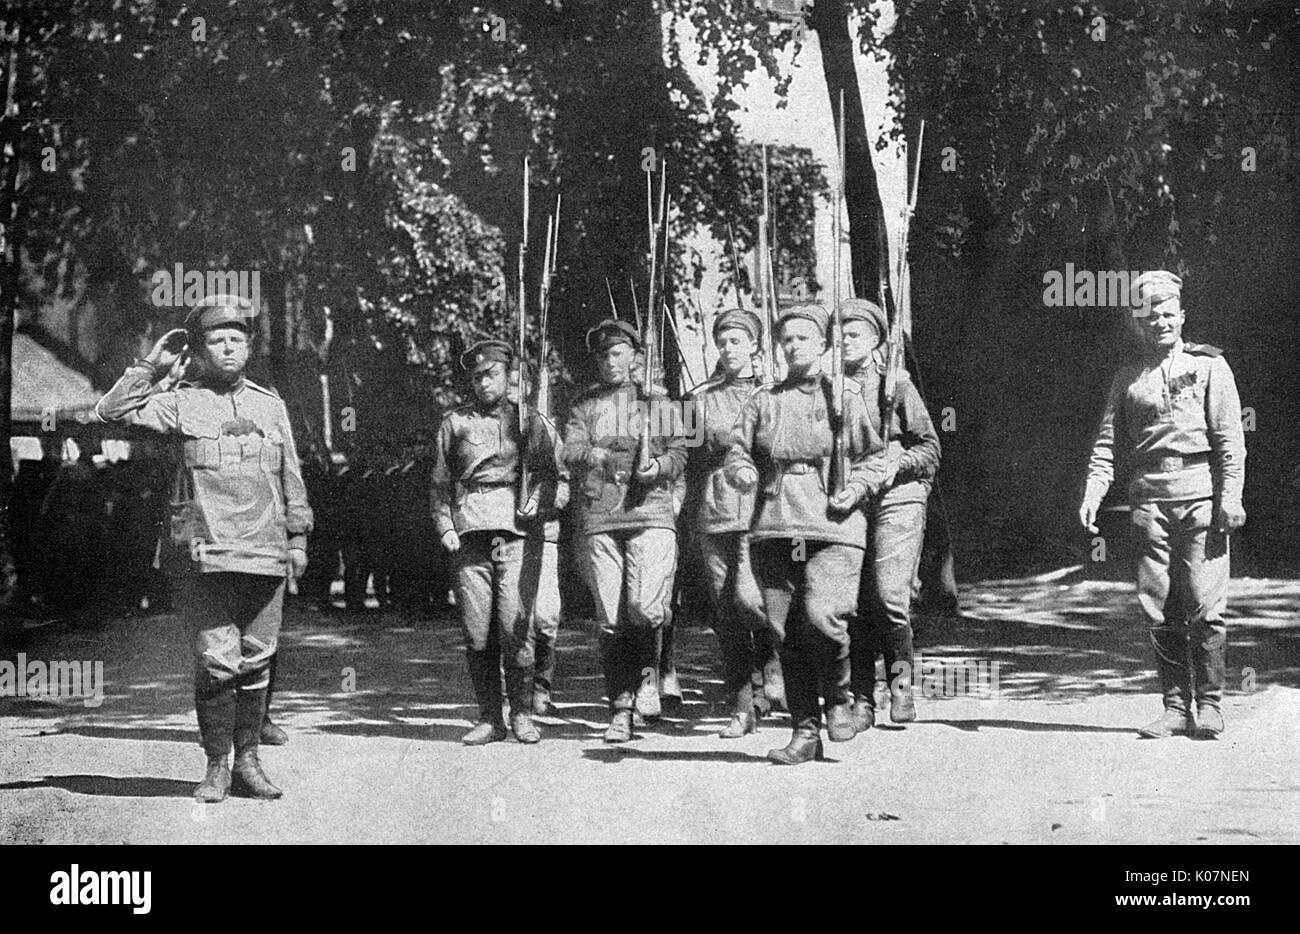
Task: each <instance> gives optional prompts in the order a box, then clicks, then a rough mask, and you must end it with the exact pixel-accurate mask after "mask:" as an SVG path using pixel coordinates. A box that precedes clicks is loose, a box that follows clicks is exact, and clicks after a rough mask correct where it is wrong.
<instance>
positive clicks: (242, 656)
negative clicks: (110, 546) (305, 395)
mask: <svg viewBox="0 0 1300 934" xmlns="http://www.w3.org/2000/svg"><path fill="white" fill-rule="evenodd" d="M163 375H165V371H162V370H160V369H155V368H154V367H153V366H152V365H150V364H149V363H147V362H140V363H137V364H135V365H132V366H130V367H127V369H126V372H125V373H124V374H123V375H122V377H121V379H119V380H118V381H117V383H116V384H114V386H113V388H112V389H110V390H109V391H108V393H107V394H106V395H105V396H104V397H103V398H102V399H101V400H100V401H99V403H98V404H97V405H96V406H95V414H96V415H97V416H98V417H99V418H100V419H101V420H104V421H125V422H128V423H129V424H133V425H139V426H141V427H145V428H150V429H152V430H154V431H157V432H160V433H164V434H170V435H173V436H175V437H177V438H179V440H180V448H181V451H180V453H181V458H180V463H179V464H178V467H177V473H176V478H175V482H174V485H173V494H172V516H171V539H172V543H173V545H175V546H178V547H179V548H180V549H181V551H182V562H183V563H182V567H183V568H184V569H185V570H186V571H187V572H188V573H185V574H184V575H183V578H182V581H181V594H180V603H181V606H182V611H183V613H184V614H185V616H186V617H187V619H188V620H189V621H190V624H191V629H192V630H193V635H194V640H195V641H194V648H195V655H196V660H197V666H198V669H199V671H200V674H201V677H203V678H206V682H207V683H206V686H204V687H203V688H202V690H203V691H219V690H222V689H224V687H225V686H228V685H229V684H230V683H231V682H234V681H236V680H237V681H238V684H239V686H240V687H241V688H246V689H248V690H258V689H260V688H263V687H265V686H266V684H267V679H268V673H267V668H268V666H269V664H270V659H271V656H272V655H273V654H274V653H275V649H276V645H277V642H278V639H279V634H280V624H281V617H282V612H283V603H284V587H285V578H286V573H287V570H288V564H289V557H288V552H289V549H290V548H304V549H305V546H306V539H307V533H308V532H310V531H311V527H312V511H311V507H310V506H309V505H308V503H307V488H306V485H305V484H304V483H303V479H302V472H301V467H300V465H299V462H298V453H297V449H296V448H295V447H294V442H293V432H292V430H291V429H290V426H289V413H288V410H287V409H286V408H285V405H284V402H283V401H281V399H280V397H279V396H278V395H277V394H276V393H275V392H273V391H271V390H269V389H264V388H262V387H261V386H258V385H257V384H256V383H254V382H252V381H251V380H248V379H245V378H243V377H240V378H239V379H238V380H236V381H235V382H234V383H233V384H230V385H225V384H221V383H209V382H182V383H180V384H178V385H177V386H176V387H175V388H174V389H171V390H167V391H156V390H155V385H154V384H155V383H156V382H157V381H158V380H159V379H161V378H162V376H163ZM186 558H187V559H188V560H186Z"/></svg>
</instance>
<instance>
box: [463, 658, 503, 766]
mask: <svg viewBox="0 0 1300 934" xmlns="http://www.w3.org/2000/svg"><path fill="white" fill-rule="evenodd" d="M465 654H466V655H467V656H468V658H469V679H470V682H471V683H472V684H473V686H474V700H475V702H476V703H477V704H478V723H477V724H475V725H474V727H473V729H471V730H470V731H469V732H468V733H466V734H465V735H464V736H462V737H461V738H460V741H461V742H462V743H464V744H465V745H466V746H484V745H486V744H488V743H495V742H499V741H500V740H503V739H505V738H506V725H505V721H504V720H503V719H502V717H501V673H500V671H499V670H498V665H499V664H500V662H499V661H498V659H499V658H500V652H494V651H492V649H490V648H489V649H484V650H482V651H477V650H475V649H466V650H465Z"/></svg>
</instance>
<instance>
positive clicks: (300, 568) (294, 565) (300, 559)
mask: <svg viewBox="0 0 1300 934" xmlns="http://www.w3.org/2000/svg"><path fill="white" fill-rule="evenodd" d="M289 573H290V574H291V575H292V576H293V579H294V580H302V576H303V575H304V574H306V573H307V552H306V551H305V550H303V549H302V548H290V549H289Z"/></svg>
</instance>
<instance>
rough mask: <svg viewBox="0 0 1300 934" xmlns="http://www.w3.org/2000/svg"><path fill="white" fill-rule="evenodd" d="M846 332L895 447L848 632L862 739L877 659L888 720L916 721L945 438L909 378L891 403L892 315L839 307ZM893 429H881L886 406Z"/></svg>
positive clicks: (875, 421)
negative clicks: (917, 653) (923, 594)
mask: <svg viewBox="0 0 1300 934" xmlns="http://www.w3.org/2000/svg"><path fill="white" fill-rule="evenodd" d="M840 320H841V321H842V322H843V326H844V373H845V375H846V376H847V377H848V378H849V379H852V380H854V381H855V382H857V384H858V385H859V386H860V387H861V392H862V401H863V405H864V406H865V407H866V410H867V414H868V415H869V416H870V418H871V425H872V427H873V428H874V429H875V431H876V434H877V435H879V436H880V438H881V439H882V440H884V441H885V442H886V443H887V444H888V445H889V448H888V451H887V453H886V457H885V469H886V473H885V484H884V486H883V487H882V490H883V493H882V495H881V496H880V498H879V499H873V500H870V501H869V502H867V503H866V504H865V507H864V508H865V510H866V513H867V553H866V557H865V558H864V560H863V569H862V587H861V591H860V594H859V599H858V613H857V616H856V617H855V618H854V622H853V624H852V625H851V626H850V627H849V630H850V632H849V635H850V639H849V654H850V657H851V661H852V669H853V678H852V685H853V694H854V704H853V720H854V726H855V727H856V729H857V731H858V732H859V733H861V732H863V731H864V730H869V729H871V728H872V727H873V726H874V725H875V723H876V659H877V658H878V657H879V656H880V655H881V654H882V653H883V654H884V656H885V681H886V683H887V684H888V685H889V719H890V720H892V721H893V722H895V723H908V722H911V721H912V720H915V719H916V702H915V700H914V698H913V694H912V674H913V667H914V664H915V663H914V658H913V654H912V612H911V611H912V592H913V588H914V586H915V581H916V572H917V568H918V567H919V565H920V562H921V544H922V542H923V541H924V539H925V509H926V500H927V499H928V498H929V495H930V484H931V483H932V482H933V481H934V475H935V474H936V473H937V472H938V470H939V434H938V432H936V431H935V430H934V424H933V423H932V422H931V421H930V413H929V412H928V411H926V408H925V402H924V401H923V400H922V399H921V394H920V393H919V392H917V390H916V387H915V386H914V385H913V384H912V381H911V380H910V379H908V378H907V374H906V373H899V378H898V383H897V386H896V388H895V390H894V398H893V399H892V400H889V401H888V403H887V402H886V400H885V397H884V396H885V364H884V355H883V350H884V346H885V345H884V338H885V335H886V334H887V333H888V325H887V324H886V322H885V313H884V312H883V311H881V309H880V306H878V305H876V304H875V303H874V302H870V301H867V300H866V299H864V298H854V299H849V300H848V301H845V302H843V303H841V305H840ZM886 404H888V405H889V424H888V425H883V424H882V415H883V413H884V411H885V405H886Z"/></svg>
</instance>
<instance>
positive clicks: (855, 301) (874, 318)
mask: <svg viewBox="0 0 1300 934" xmlns="http://www.w3.org/2000/svg"><path fill="white" fill-rule="evenodd" d="M840 321H841V322H842V323H843V324H848V323H849V322H850V321H866V322H867V323H868V324H870V325H872V326H873V327H874V328H875V329H876V331H877V333H879V334H880V336H881V337H884V336H885V334H886V333H887V332H888V331H889V324H888V323H887V322H886V321H885V313H884V312H883V311H882V310H881V309H880V306H879V305H877V304H876V303H875V302H872V301H868V300H867V299H865V298H849V299H845V300H844V301H842V302H840Z"/></svg>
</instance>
